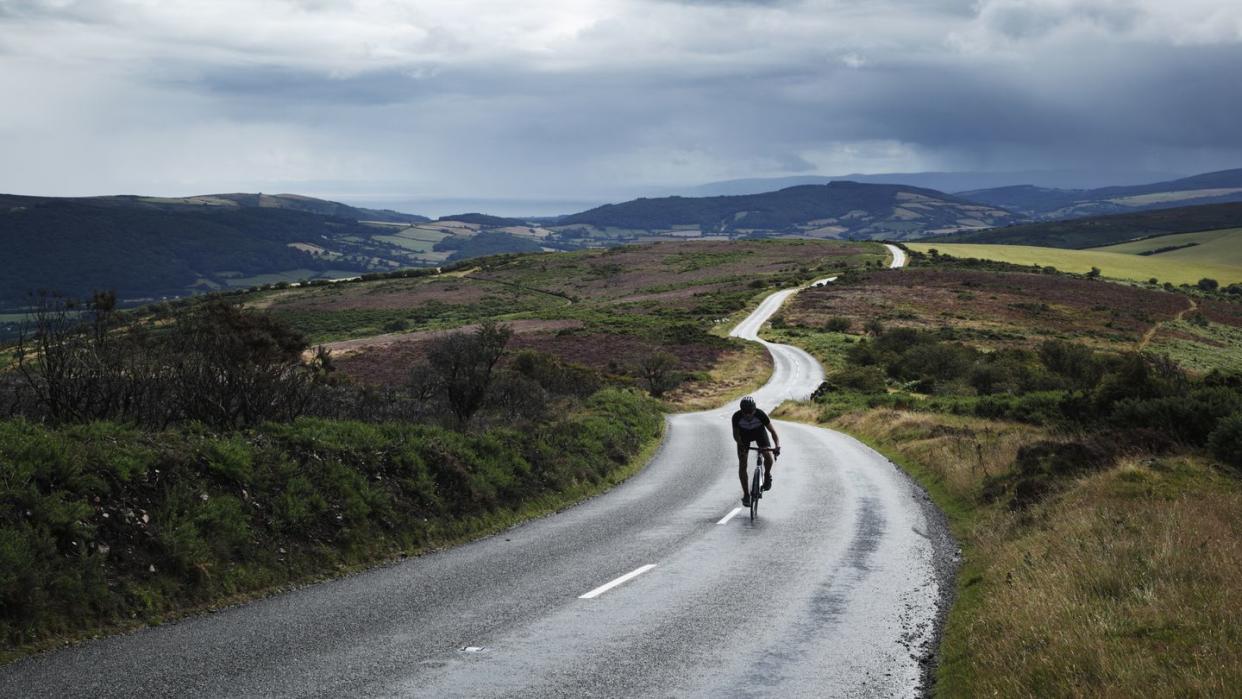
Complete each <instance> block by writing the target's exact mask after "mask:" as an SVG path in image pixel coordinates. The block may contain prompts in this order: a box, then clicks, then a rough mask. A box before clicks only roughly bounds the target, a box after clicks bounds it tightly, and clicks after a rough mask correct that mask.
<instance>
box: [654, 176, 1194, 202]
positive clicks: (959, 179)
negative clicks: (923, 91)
mask: <svg viewBox="0 0 1242 699" xmlns="http://www.w3.org/2000/svg"><path fill="white" fill-rule="evenodd" d="M1182 176H1183V175H1180V174H1174V173H1167V172H1143V171H1140V172H1134V171H1120V172H1102V171H1090V172H1083V171H1079V170H1018V171H1012V172H982V171H959V172H889V173H878V174H871V175H863V174H857V173H856V174H851V175H833V176H825V175H792V176H787V177H752V178H745V179H737V180H723V181H720V182H708V183H707V184H701V185H696V186H692V187H680V188H668V189H665V190H662V191H659V192H658V193H654V194H651V195H649V196H654V197H659V196H687V197H713V196H737V195H740V194H761V193H763V192H772V191H776V190H780V189H785V188H787V187H796V186H799V185H805V184H828V183H829V182H841V181H848V182H858V183H862V184H903V185H909V186H911V187H923V188H925V189H935V190H938V191H941V192H947V193H950V194H956V193H959V192H963V191H977V190H983V189H996V188H1002V187H1010V186H1020V185H1034V186H1038V187H1044V188H1059V189H1089V188H1092V187H1101V186H1115V185H1130V184H1145V183H1149V182H1156V181H1163V180H1173V179H1177V178H1179V177H1182Z"/></svg>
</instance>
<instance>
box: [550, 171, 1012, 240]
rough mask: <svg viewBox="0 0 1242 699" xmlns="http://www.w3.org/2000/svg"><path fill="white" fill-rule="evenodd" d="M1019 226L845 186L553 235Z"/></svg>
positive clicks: (601, 214) (630, 207) (893, 234)
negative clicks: (589, 231)
mask: <svg viewBox="0 0 1242 699" xmlns="http://www.w3.org/2000/svg"><path fill="white" fill-rule="evenodd" d="M1015 220H1016V217H1015V216H1014V215H1013V214H1011V213H1010V212H1008V211H1005V210H1003V209H1000V208H998V207H994V206H989V205H981V204H977V203H974V202H969V201H965V200H963V199H959V198H957V197H954V196H951V195H948V194H945V193H943V192H938V191H936V190H932V189H924V188H921V187H910V186H907V185H883V184H863V183H858V182H847V181H840V182H831V183H828V184H823V185H800V186H796V187H788V188H786V189H782V190H779V191H776V192H766V193H763V194H748V195H739V196H719V197H661V198H656V199H636V200H633V201H629V202H625V203H622V204H606V205H604V206H600V207H597V208H594V209H590V210H588V211H583V212H580V213H577V214H572V215H570V216H565V217H562V218H561V219H560V220H558V221H557V223H556V226H555V228H557V229H564V228H566V227H572V226H591V227H594V228H596V229H600V230H606V229H621V230H630V231H635V232H647V233H651V234H658V233H670V234H677V235H682V236H691V235H694V234H697V235H702V236H734V237H736V236H752V235H760V236H762V235H799V236H804V237H822V238H845V239H852V240H868V239H879V238H884V239H895V240H901V239H907V238H913V237H918V236H920V235H924V234H926V233H929V232H934V231H938V232H949V231H957V230H963V229H978V228H988V227H991V226H996V225H1003V224H1006V223H1011V222H1013V221H1015Z"/></svg>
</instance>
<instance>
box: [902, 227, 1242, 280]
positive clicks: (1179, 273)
mask: <svg viewBox="0 0 1242 699" xmlns="http://www.w3.org/2000/svg"><path fill="white" fill-rule="evenodd" d="M1158 240H1164V237H1161V238H1159V239H1158ZM909 247H910V249H911V250H915V251H917V252H923V253H927V252H930V251H931V250H933V249H934V250H937V251H938V252H940V253H943V254H946V255H952V256H953V257H961V258H970V257H973V258H978V259H984V260H996V261H999V262H1008V263H1011V264H1017V265H1037V266H1040V267H1056V268H1057V269H1059V270H1061V271H1063V272H1075V273H1079V274H1085V273H1087V272H1089V271H1091V268H1092V267H1095V268H1098V269H1099V270H1100V273H1101V275H1102V276H1105V277H1108V278H1110V279H1123V280H1129V281H1136V282H1145V281H1148V280H1150V279H1157V280H1159V281H1160V282H1172V283H1173V284H1194V283H1196V282H1198V281H1199V280H1200V279H1204V278H1210V279H1215V280H1217V281H1218V282H1220V283H1221V284H1222V285H1224V284H1233V283H1237V282H1242V263H1239V264H1233V263H1231V258H1228V257H1226V258H1224V259H1223V260H1206V259H1197V258H1196V256H1193V255H1191V256H1188V257H1185V258H1173V257H1166V255H1167V254H1168V253H1164V254H1160V255H1151V256H1142V255H1137V254H1125V253H1122V252H1116V251H1110V250H1109V249H1107V248H1095V249H1089V250H1066V249H1062V248H1041V247H1033V246H1027V245H975V244H967V243H940V244H930V243H912V244H910V246H909ZM1192 249H1193V248H1192Z"/></svg>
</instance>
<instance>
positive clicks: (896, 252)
mask: <svg viewBox="0 0 1242 699" xmlns="http://www.w3.org/2000/svg"><path fill="white" fill-rule="evenodd" d="M884 247H886V248H888V251H889V252H891V253H892V254H893V261H892V262H890V263H889V265H888V266H889V267H890V268H892V269H897V268H898V267H905V266H906V251H905V250H902V249H901V248H899V247H897V246H896V245H892V244H890V243H885V244H884Z"/></svg>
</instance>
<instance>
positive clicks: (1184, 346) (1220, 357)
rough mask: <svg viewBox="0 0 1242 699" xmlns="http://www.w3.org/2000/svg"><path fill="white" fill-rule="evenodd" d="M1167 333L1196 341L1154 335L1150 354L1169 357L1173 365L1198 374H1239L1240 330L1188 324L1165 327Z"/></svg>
mask: <svg viewBox="0 0 1242 699" xmlns="http://www.w3.org/2000/svg"><path fill="white" fill-rule="evenodd" d="M1163 329H1164V330H1166V331H1173V332H1176V333H1178V334H1185V335H1189V336H1191V337H1194V338H1197V341H1196V340H1189V339H1186V338H1184V337H1169V336H1167V335H1163V334H1162V335H1157V336H1156V340H1155V341H1154V342H1152V344H1151V345H1149V346H1148V351H1149V352H1154V353H1156V354H1165V355H1168V356H1169V357H1170V358H1171V359H1173V361H1175V362H1177V363H1178V364H1180V365H1182V366H1184V367H1186V368H1187V369H1190V370H1193V371H1198V372H1204V373H1206V372H1209V371H1211V370H1213V369H1219V370H1221V371H1224V372H1242V329H1240V328H1235V327H1231V326H1228V325H1222V324H1220V323H1208V324H1206V325H1196V324H1195V323H1192V322H1190V321H1187V320H1179V321H1176V322H1170V323H1166V324H1165V325H1164V326H1163Z"/></svg>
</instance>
